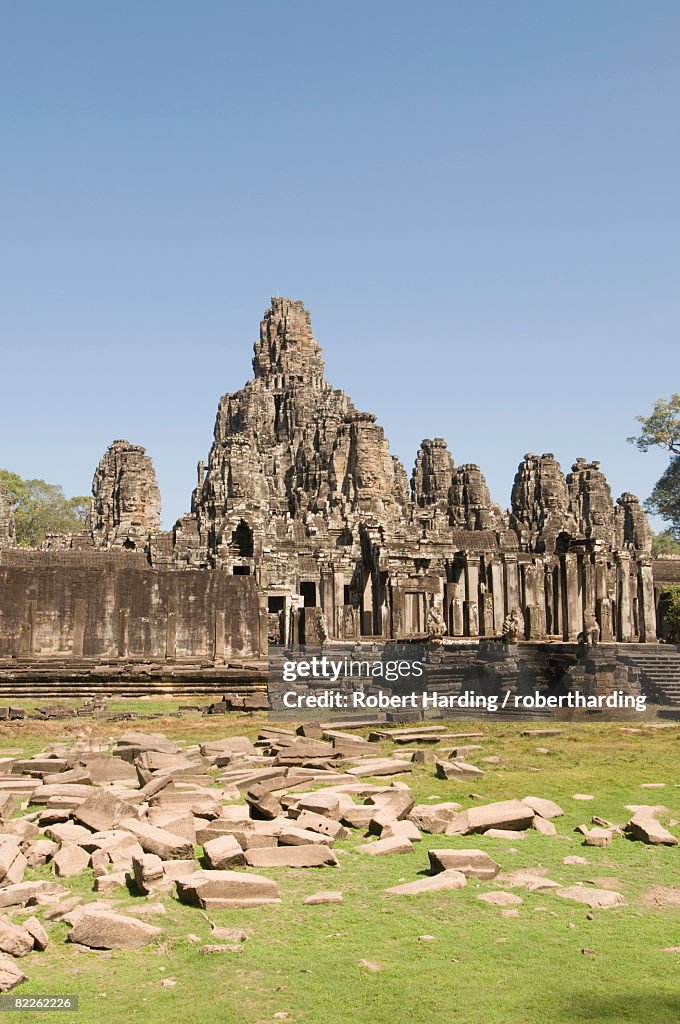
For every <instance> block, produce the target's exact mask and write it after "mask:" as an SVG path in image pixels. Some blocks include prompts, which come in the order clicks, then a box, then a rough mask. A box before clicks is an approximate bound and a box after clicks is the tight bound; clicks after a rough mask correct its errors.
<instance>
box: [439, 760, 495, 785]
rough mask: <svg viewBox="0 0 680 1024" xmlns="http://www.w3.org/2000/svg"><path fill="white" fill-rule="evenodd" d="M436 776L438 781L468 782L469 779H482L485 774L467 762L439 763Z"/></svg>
mask: <svg viewBox="0 0 680 1024" xmlns="http://www.w3.org/2000/svg"><path fill="white" fill-rule="evenodd" d="M435 774H436V776H437V778H438V779H447V780H449V781H461V782H467V781H468V780H469V779H478V778H481V777H482V775H483V774H484V772H483V771H482V769H481V768H477V767H476V766H475V765H474V764H467V763H466V762H465V761H437V763H436V765H435Z"/></svg>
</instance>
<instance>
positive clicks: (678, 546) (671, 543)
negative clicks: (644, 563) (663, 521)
mask: <svg viewBox="0 0 680 1024" xmlns="http://www.w3.org/2000/svg"><path fill="white" fill-rule="evenodd" d="M652 554H653V555H654V557H655V558H658V557H659V555H680V540H676V539H675V536H674V535H673V531H672V530H664V531H663V532H662V533H655V534H654V537H653V538H652Z"/></svg>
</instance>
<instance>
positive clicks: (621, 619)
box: [616, 551, 633, 641]
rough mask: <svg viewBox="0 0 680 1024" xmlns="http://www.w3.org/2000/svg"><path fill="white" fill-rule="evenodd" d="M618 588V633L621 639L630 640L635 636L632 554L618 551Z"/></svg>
mask: <svg viewBox="0 0 680 1024" xmlns="http://www.w3.org/2000/svg"><path fill="white" fill-rule="evenodd" d="M616 589H617V606H618V612H619V614H618V623H617V626H618V628H617V633H618V639H619V640H624V641H626V640H630V639H631V638H632V636H633V607H632V602H631V597H630V554H629V553H628V552H627V551H617V552H616Z"/></svg>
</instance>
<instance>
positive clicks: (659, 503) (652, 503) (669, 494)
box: [645, 455, 680, 540]
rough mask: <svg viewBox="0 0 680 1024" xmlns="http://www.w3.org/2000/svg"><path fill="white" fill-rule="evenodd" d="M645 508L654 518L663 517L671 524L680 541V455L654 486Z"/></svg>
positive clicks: (675, 535)
mask: <svg viewBox="0 0 680 1024" xmlns="http://www.w3.org/2000/svg"><path fill="white" fill-rule="evenodd" d="M645 508H646V509H647V511H648V512H649V513H650V514H651V515H654V516H661V517H662V519H667V520H668V522H669V523H670V524H671V530H670V531H669V532H671V533H672V534H673V535H674V537H675V539H676V540H680V455H676V456H675V457H674V458H673V459H672V460H671V463H670V465H669V467H668V469H667V470H666V472H665V473H664V474H663V475H662V476H660V477H659V479H658V480H657V482H656V483H655V484H654V490H653V491H652V493H651V494H650V496H649V498H648V499H647V501H646V502H645Z"/></svg>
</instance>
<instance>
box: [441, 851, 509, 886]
mask: <svg viewBox="0 0 680 1024" xmlns="http://www.w3.org/2000/svg"><path fill="white" fill-rule="evenodd" d="M428 856H429V858H430V872H431V874H433V875H435V874H439V872H441V871H449V870H454V871H460V873H461V874H463V875H465V877H466V878H481V879H483V880H484V881H488V880H489V879H491V878H495V877H496V875H497V874H498V872H499V871H500V869H501V866H500V864H497V863H496V861H495V860H493V858H492V857H490V856H489V854H488V853H485V852H484V851H483V850H428Z"/></svg>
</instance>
